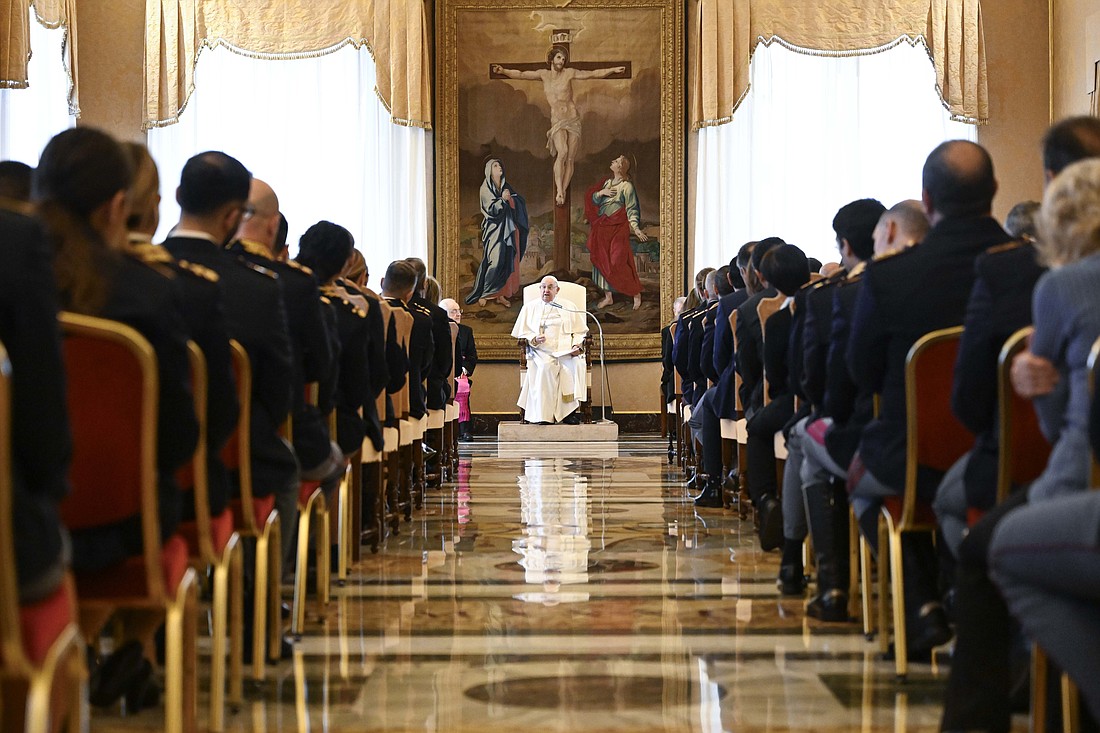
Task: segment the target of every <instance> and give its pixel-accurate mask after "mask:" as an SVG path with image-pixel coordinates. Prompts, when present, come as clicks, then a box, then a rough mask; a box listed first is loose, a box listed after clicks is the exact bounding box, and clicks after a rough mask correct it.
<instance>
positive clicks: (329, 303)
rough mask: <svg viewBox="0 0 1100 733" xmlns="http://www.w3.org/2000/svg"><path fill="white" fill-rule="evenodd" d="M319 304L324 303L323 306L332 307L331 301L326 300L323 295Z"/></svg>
mask: <svg viewBox="0 0 1100 733" xmlns="http://www.w3.org/2000/svg"><path fill="white" fill-rule="evenodd" d="M321 302H322V303H324V304H325V305H332V301H331V300H329V299H328V298H326V297H325V296H323V295H322V296H321Z"/></svg>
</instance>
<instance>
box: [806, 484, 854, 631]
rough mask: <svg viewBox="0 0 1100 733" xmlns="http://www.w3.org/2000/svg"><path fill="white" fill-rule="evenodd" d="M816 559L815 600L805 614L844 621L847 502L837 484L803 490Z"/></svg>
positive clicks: (846, 588)
mask: <svg viewBox="0 0 1100 733" xmlns="http://www.w3.org/2000/svg"><path fill="white" fill-rule="evenodd" d="M803 492H804V494H805V498H806V517H807V519H808V520H809V524H810V534H811V535H812V536H813V543H814V553H815V554H816V556H817V598H815V599H814V600H813V601H811V602H810V606H809V607H808V608H807V610H806V612H807V613H809V614H810V615H811V616H814V617H815V618H820V619H822V620H825V621H846V620H847V619H848V501H847V495H846V492H845V491H844V487H843V485H841V484H839V482H835V483H834V482H829V483H825V482H818V483H812V484H807V485H805V486H803Z"/></svg>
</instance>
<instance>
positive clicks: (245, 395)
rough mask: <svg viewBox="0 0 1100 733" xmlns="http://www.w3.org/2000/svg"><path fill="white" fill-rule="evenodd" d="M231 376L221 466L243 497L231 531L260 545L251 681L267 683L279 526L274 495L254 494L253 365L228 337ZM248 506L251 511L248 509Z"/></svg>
mask: <svg viewBox="0 0 1100 733" xmlns="http://www.w3.org/2000/svg"><path fill="white" fill-rule="evenodd" d="M229 347H230V354H231V355H232V364H233V377H234V378H235V379H236V382H237V404H238V405H240V413H239V417H238V418H237V429H236V430H235V431H234V432H233V435H231V436H230V437H229V440H228V441H227V442H226V444H225V446H224V447H223V448H222V453H221V456H222V463H223V464H224V465H225V467H226V469H228V470H229V471H230V473H233V472H235V473H236V474H237V476H238V481H237V483H238V487H239V495H238V497H237V498H236V499H234V500H233V501H231V502H229V508H230V510H231V511H232V512H233V528H234V530H235V531H236V532H237V534H238V535H239V536H240V537H250V538H252V539H254V540H255V541H256V565H255V574H254V577H253V588H252V598H253V608H252V680H253V682H256V683H259V682H262V681H263V679H264V654H263V651H262V650H263V649H264V646H265V644H264V640H265V639H266V640H267V644H266V647H267V657H268V659H270V660H271V661H273V662H274V661H278V660H279V657H280V653H281V651H282V649H281V647H282V623H281V620H282V595H281V589H280V587H279V581H280V580H281V578H282V572H283V561H282V555H281V552H282V550H281V546H282V545H281V542H280V537H281V524H280V521H279V512H278V511H277V510H276V509H275V496H274V495H273V494H269V495H268V496H263V497H257V496H255V495H254V494H253V493H252V447H251V443H250V442H249V435H251V432H250V430H251V424H252V418H251V415H252V363H251V362H250V361H249V359H248V352H247V351H245V348H244V346H242V345H241V344H240V342H238V341H236V340H233V339H230V341H229ZM245 507H247V508H248V509H247V510H246V509H245Z"/></svg>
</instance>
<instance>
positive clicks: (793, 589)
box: [779, 537, 806, 596]
mask: <svg viewBox="0 0 1100 733" xmlns="http://www.w3.org/2000/svg"><path fill="white" fill-rule="evenodd" d="M805 591H806V576H805V571H804V569H803V567H802V541H801V540H792V539H787V538H786V537H784V538H783V560H782V561H781V563H780V565H779V593H780V594H781V595H784V596H800V595H802V594H803V593H804V592H805Z"/></svg>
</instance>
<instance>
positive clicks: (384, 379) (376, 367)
mask: <svg viewBox="0 0 1100 733" xmlns="http://www.w3.org/2000/svg"><path fill="white" fill-rule="evenodd" d="M336 283H337V284H338V285H340V286H341V287H343V288H344V289H345V290H347V291H349V292H351V293H353V294H358V295H359V296H361V297H362V299H363V301H364V303H365V305H366V318H365V320H366V330H367V375H368V380H369V391H368V394H369V399H368V400H367V402H366V403H365V404H364V405H363V423H364V429H365V430H366V433H367V437H369V438H370V440H371V444H372V445H373V446H374V449H375V450H377V451H381V450H382V448H383V441H382V420H383V419H384V417H385V415H379V414H378V408H377V406H376V400H377V399H378V395H380V394H381V393H382V392H383V391H385V389H386V385H387V384H388V383H389V379H390V376H389V363H388V362H387V360H386V326H385V324H384V323H383V321H382V306H381V305H380V304H379V300H380V298H379V297H378V295H377V294H375V293H374V292H372V291H369V290H366V289H365V288H360V287H358V286H357V285H355V284H354V283H352V282H349V281H346V280H337V281H336Z"/></svg>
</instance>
